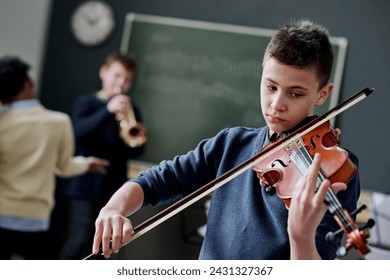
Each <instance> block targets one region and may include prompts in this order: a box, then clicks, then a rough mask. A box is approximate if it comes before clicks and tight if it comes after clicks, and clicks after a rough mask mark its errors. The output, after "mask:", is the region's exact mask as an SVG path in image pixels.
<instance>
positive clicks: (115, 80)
mask: <svg viewBox="0 0 390 280" xmlns="http://www.w3.org/2000/svg"><path fill="white" fill-rule="evenodd" d="M99 76H100V79H101V80H102V91H103V92H104V94H105V97H107V98H110V97H112V96H114V95H115V94H118V93H123V94H125V93H127V91H128V90H129V89H130V87H131V86H132V83H133V78H134V77H133V76H134V73H133V72H131V71H128V70H127V69H126V68H125V67H123V65H122V64H121V63H119V62H114V63H112V64H111V65H109V66H103V67H102V68H101V69H100V72H99Z"/></svg>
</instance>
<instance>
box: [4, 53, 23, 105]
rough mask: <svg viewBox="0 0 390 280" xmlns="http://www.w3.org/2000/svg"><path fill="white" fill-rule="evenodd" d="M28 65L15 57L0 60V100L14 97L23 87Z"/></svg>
mask: <svg viewBox="0 0 390 280" xmlns="http://www.w3.org/2000/svg"><path fill="white" fill-rule="evenodd" d="M29 70H30V65H28V64H27V63H25V62H23V61H21V60H20V59H19V58H18V57H15V56H5V57H2V58H0V100H5V99H9V98H12V97H14V96H16V95H17V94H18V93H19V92H20V91H21V90H22V89H23V87H24V83H25V81H26V79H27V77H28V71H29Z"/></svg>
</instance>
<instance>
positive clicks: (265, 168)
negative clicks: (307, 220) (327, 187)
mask: <svg viewBox="0 0 390 280" xmlns="http://www.w3.org/2000/svg"><path fill="white" fill-rule="evenodd" d="M339 133H340V132H339V130H338V129H333V128H332V127H331V125H330V123H329V121H327V122H325V123H323V124H322V125H320V126H318V127H317V128H315V129H314V130H312V131H311V132H310V133H307V134H305V135H303V136H302V137H301V138H300V139H298V140H296V141H294V142H292V143H287V144H285V147H284V148H283V149H281V150H279V151H277V152H276V153H275V154H272V155H271V156H269V157H267V158H266V159H265V160H263V161H261V162H259V163H258V164H256V165H254V166H253V170H254V171H256V173H257V177H258V178H259V179H260V184H261V185H263V186H264V185H266V186H271V187H274V188H275V189H276V193H277V194H278V196H279V197H280V198H281V199H283V200H284V202H285V204H286V207H287V208H288V207H289V206H290V200H291V197H292V194H293V192H294V189H293V188H294V186H295V185H296V184H297V182H298V180H299V178H300V177H302V172H301V171H300V170H299V168H298V165H299V164H296V162H295V163H294V160H293V157H294V153H295V152H296V150H297V149H305V150H306V151H307V152H308V153H309V154H310V156H311V157H314V154H316V153H320V154H321V158H322V162H321V171H322V173H323V174H324V176H325V177H326V178H327V179H329V180H330V181H331V182H332V183H333V182H344V183H348V182H349V181H350V180H351V179H352V177H353V176H354V175H355V173H356V166H355V164H354V163H353V162H352V161H351V160H350V159H349V156H348V152H347V151H346V150H344V149H341V148H340V147H339V141H338V139H337V137H338V135H339ZM275 144H276V143H275ZM271 145H272V144H271Z"/></svg>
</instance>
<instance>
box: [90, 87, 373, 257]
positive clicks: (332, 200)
mask: <svg viewBox="0 0 390 280" xmlns="http://www.w3.org/2000/svg"><path fill="white" fill-rule="evenodd" d="M373 91H374V89H370V88H364V89H362V90H360V91H359V92H357V93H355V94H354V95H353V96H351V97H350V98H348V99H347V100H345V101H344V102H342V103H341V104H339V105H337V106H335V107H334V108H332V109H331V110H329V111H328V112H326V113H325V114H323V115H322V116H319V117H317V118H315V119H313V120H312V121H310V122H309V123H307V124H305V125H303V126H302V127H300V128H298V129H297V130H295V131H294V132H292V133H290V134H289V135H287V136H286V137H284V138H283V139H279V140H277V141H276V142H275V143H274V144H272V145H268V146H266V147H264V148H263V149H262V150H261V151H260V152H258V153H257V154H256V155H254V156H253V157H251V158H249V159H247V160H246V161H244V162H243V163H241V164H239V165H238V166H236V167H234V168H233V169H231V170H229V171H227V172H226V173H224V174H223V175H222V176H220V177H218V178H216V179H214V180H213V181H211V182H209V183H207V184H206V185H204V186H202V187H201V188H199V189H197V190H195V191H194V192H192V193H191V194H189V195H187V196H186V197H183V198H182V199H180V200H178V201H177V202H175V203H173V204H172V205H170V206H169V207H167V208H166V209H164V210H162V211H161V212H159V213H157V214H156V215H154V216H153V217H151V218H149V219H147V220H146V221H144V222H143V223H141V224H140V225H138V226H135V227H134V228H133V232H134V233H133V235H132V236H131V239H130V241H129V243H130V242H132V241H134V240H135V239H137V238H138V237H140V236H142V235H143V234H145V233H146V232H148V231H150V230H151V229H153V228H155V227H156V226H158V225H159V224H161V223H163V222H164V221H166V220H167V219H169V218H171V217H172V216H174V215H176V214H177V213H179V212H180V211H182V210H184V209H186V208H187V207H188V206H190V205H192V204H194V203H195V202H197V201H199V200H200V199H202V198H204V197H206V196H207V195H209V194H211V193H212V192H213V191H214V190H216V189H218V188H220V187H221V186H223V185H224V184H226V183H227V182H229V181H231V180H232V179H234V178H236V177H237V176H239V175H241V174H242V173H244V172H246V171H247V170H249V169H251V168H255V171H259V172H260V173H261V175H260V178H261V179H264V180H265V181H266V182H268V183H270V184H272V185H276V184H279V185H281V184H283V179H285V178H288V177H287V176H290V173H292V174H293V175H294V176H298V175H299V173H298V172H296V168H298V170H300V171H299V172H301V174H304V173H305V170H307V168H308V166H310V164H311V162H312V154H314V153H316V152H318V149H320V153H323V154H324V155H325V158H327V157H328V155H329V159H327V160H325V164H324V165H323V166H321V167H322V169H323V170H322V172H321V174H320V176H319V177H318V182H317V186H319V185H320V184H321V182H322V181H323V180H324V179H325V178H329V179H330V180H334V181H343V182H347V181H348V180H349V179H350V178H352V177H353V175H354V172H355V168H356V167H354V165H353V163H352V162H350V160H349V158H348V156H347V154H346V151H344V150H342V149H340V148H339V147H338V144H337V145H336V143H337V140H336V139H337V132H336V130H334V129H332V128H331V127H330V125H329V120H330V119H331V118H333V117H335V116H337V115H338V114H340V113H341V112H343V111H345V110H347V109H348V108H350V107H352V106H354V105H355V104H357V103H358V102H360V101H362V100H363V99H365V98H366V97H368V96H369V95H370V94H371V93H372V92H373ZM317 128H318V129H317ZM285 147H288V148H285ZM290 149H291V150H290ZM324 150H326V151H324ZM328 150H329V151H328ZM290 152H291V153H290ZM289 153H290V155H292V156H291V157H290V156H288V155H289ZM297 155H298V156H297ZM296 157H298V158H299V159H296ZM272 158H273V159H281V160H280V161H279V160H276V161H275V160H271V159H272ZM335 158H336V159H337V164H336V165H333V164H334V161H333V159H335ZM290 160H291V162H292V163H293V164H290ZM262 161H265V162H268V167H267V168H265V169H264V170H265V171H267V172H263V169H262V168H263V166H262V164H261V162H262ZM272 163H274V164H275V166H272ZM276 163H280V164H282V163H283V164H284V165H286V163H289V165H288V166H290V167H289V168H284V170H283V171H281V170H280V168H276V167H277V165H276ZM270 164H271V165H270ZM344 166H345V167H344ZM260 167H261V168H260ZM286 172H289V173H288V175H287V173H286ZM264 174H266V175H264ZM299 176H301V175H299ZM339 176H340V177H339ZM291 178H293V177H291ZM332 178H333V179H332ZM267 180H268V181H267ZM289 180H290V179H288V180H287V181H289ZM291 180H295V179H291ZM285 181H286V180H285ZM287 181H286V182H287ZM285 185H286V187H285V188H282V187H276V189H277V190H278V192H279V195H280V196H281V197H282V198H283V200H284V201H285V202H286V206H287V207H288V205H289V204H288V203H289V202H288V201H289V200H290V199H291V195H292V190H291V187H288V185H290V184H285ZM289 188H290V189H289ZM325 203H327V204H329V207H328V209H329V211H330V212H331V213H332V214H333V215H334V217H335V220H336V221H337V223H338V224H339V225H340V229H339V230H337V231H336V232H330V233H328V234H327V236H326V239H327V240H328V241H330V242H332V241H334V240H335V237H336V236H338V235H339V234H342V233H343V232H344V233H345V234H346V235H347V241H346V245H345V246H344V247H342V248H340V250H339V252H338V254H339V255H343V254H345V253H346V251H347V250H349V249H350V248H355V249H357V250H358V252H359V253H360V254H361V255H364V254H367V253H368V252H369V251H370V249H369V248H368V246H367V239H368V237H369V234H368V232H366V231H365V229H366V228H367V227H370V228H371V227H372V226H374V224H375V222H374V220H372V219H370V220H369V221H368V222H367V224H366V225H364V226H363V227H361V228H359V227H357V225H356V224H355V223H354V221H353V219H352V216H354V215H356V214H357V213H359V212H360V211H362V210H363V209H364V208H365V207H366V206H365V205H363V206H362V207H360V208H358V209H357V210H355V211H354V212H353V213H348V211H346V210H345V209H344V208H343V207H342V205H341V204H340V202H339V201H338V199H337V196H336V194H335V193H334V192H333V191H332V190H331V189H329V191H328V193H327V195H326V198H325ZM125 245H127V244H124V245H123V246H125ZM102 253H103V251H102V248H100V250H99V252H98V253H97V254H90V255H88V256H87V257H85V258H84V260H93V259H98V258H99V256H100V255H102Z"/></svg>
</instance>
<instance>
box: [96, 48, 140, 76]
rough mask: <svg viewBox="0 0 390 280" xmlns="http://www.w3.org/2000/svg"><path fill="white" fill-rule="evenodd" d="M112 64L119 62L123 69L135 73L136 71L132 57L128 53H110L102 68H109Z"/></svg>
mask: <svg viewBox="0 0 390 280" xmlns="http://www.w3.org/2000/svg"><path fill="white" fill-rule="evenodd" d="M114 62H119V63H121V64H122V65H123V67H125V68H126V69H127V70H128V71H130V72H133V73H135V72H136V69H137V65H136V63H135V59H134V56H133V55H131V54H128V53H123V52H113V53H110V54H109V55H108V56H107V57H106V59H105V61H104V64H103V65H104V66H110V65H111V64H113V63H114Z"/></svg>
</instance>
